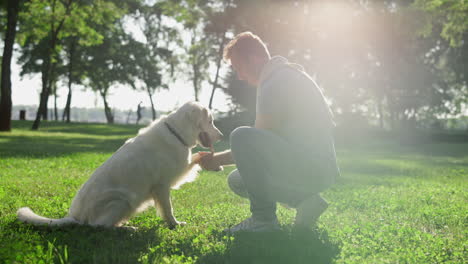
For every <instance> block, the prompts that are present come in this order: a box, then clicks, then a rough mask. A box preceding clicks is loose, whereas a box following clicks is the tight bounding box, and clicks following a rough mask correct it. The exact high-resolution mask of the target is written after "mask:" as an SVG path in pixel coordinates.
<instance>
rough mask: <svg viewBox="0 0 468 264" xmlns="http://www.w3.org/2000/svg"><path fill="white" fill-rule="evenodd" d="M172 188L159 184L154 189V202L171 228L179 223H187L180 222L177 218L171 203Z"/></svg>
mask: <svg viewBox="0 0 468 264" xmlns="http://www.w3.org/2000/svg"><path fill="white" fill-rule="evenodd" d="M170 191H171V188H170V187H169V186H166V185H157V186H156V187H155V188H154V189H153V191H152V195H153V199H154V203H155V204H156V206H157V207H158V211H159V213H160V214H161V216H162V218H163V219H164V221H166V223H167V224H168V225H169V228H171V229H172V228H175V227H176V226H178V225H185V224H186V223H185V222H179V221H177V220H176V219H175V217H174V214H173V211H172V203H171V195H170Z"/></svg>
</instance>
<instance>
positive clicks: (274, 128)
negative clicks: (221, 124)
mask: <svg viewBox="0 0 468 264" xmlns="http://www.w3.org/2000/svg"><path fill="white" fill-rule="evenodd" d="M224 60H225V61H226V62H228V63H230V64H231V65H232V67H233V69H234V71H235V72H236V73H237V76H238V78H239V79H240V80H244V81H246V82H248V83H249V84H250V85H252V86H254V87H257V109H256V119H255V127H239V128H237V129H235V130H234V131H233V132H232V133H231V135H230V144H231V150H228V151H225V152H221V153H215V154H213V155H204V156H203V157H202V158H201V160H200V165H201V166H202V168H204V169H206V170H219V169H221V166H222V165H228V164H234V163H235V164H236V165H237V170H234V171H233V172H232V173H231V174H230V175H229V177H228V184H229V186H230V188H231V189H232V190H233V191H234V192H235V193H236V194H238V195H240V196H243V197H246V198H249V200H250V211H251V213H252V216H251V217H250V218H248V219H246V220H244V221H243V222H241V223H240V224H238V225H236V226H234V227H231V228H229V229H227V230H226V231H228V232H237V231H254V232H255V231H267V230H275V229H278V228H279V224H278V220H277V217H276V203H277V202H282V203H286V204H288V205H289V206H291V207H294V208H296V209H297V214H296V221H295V224H296V226H300V227H306V228H310V227H313V226H314V225H315V222H316V221H317V219H318V217H319V216H320V215H321V214H322V213H323V212H324V211H325V209H326V208H327V207H328V204H327V202H326V201H325V200H324V199H323V198H322V197H321V196H320V195H319V192H321V191H323V190H325V189H326V188H328V187H329V186H331V185H332V184H333V183H334V182H335V178H336V177H337V176H338V175H339V170H338V166H337V164H336V156H335V149H334V143H333V137H332V127H333V125H334V124H333V121H332V115H331V112H330V109H329V107H328V106H327V104H326V102H325V100H324V97H323V95H322V92H321V91H320V89H319V87H318V86H317V85H316V84H315V82H314V81H313V80H312V79H311V78H310V76H309V75H307V74H306V73H305V72H304V70H303V68H302V67H301V66H300V65H297V64H291V63H289V62H288V61H287V60H286V59H285V58H283V57H279V56H277V57H273V58H272V57H270V54H269V52H268V49H267V48H266V46H265V44H264V43H263V42H262V40H261V39H260V38H259V37H258V36H256V35H254V34H252V33H250V32H244V33H241V34H239V35H237V36H236V37H235V38H234V39H233V40H231V41H230V42H229V43H228V44H227V46H226V47H225V49H224Z"/></svg>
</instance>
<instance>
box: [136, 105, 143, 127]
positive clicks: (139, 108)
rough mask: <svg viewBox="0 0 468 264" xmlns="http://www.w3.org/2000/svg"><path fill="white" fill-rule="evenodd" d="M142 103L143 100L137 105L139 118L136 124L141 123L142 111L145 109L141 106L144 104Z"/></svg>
mask: <svg viewBox="0 0 468 264" xmlns="http://www.w3.org/2000/svg"><path fill="white" fill-rule="evenodd" d="M142 103H143V102H140V103H139V104H138V107H137V120H136V124H137V125H138V123H139V122H140V120H141V111H142V110H143V107H141V104H142Z"/></svg>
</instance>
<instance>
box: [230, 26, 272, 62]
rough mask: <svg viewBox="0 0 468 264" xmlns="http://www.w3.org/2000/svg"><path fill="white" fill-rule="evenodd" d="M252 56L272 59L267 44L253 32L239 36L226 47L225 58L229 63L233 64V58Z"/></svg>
mask: <svg viewBox="0 0 468 264" xmlns="http://www.w3.org/2000/svg"><path fill="white" fill-rule="evenodd" d="M251 55H260V56H265V57H267V58H270V52H269V51H268V49H267V47H266V45H265V43H263V41H262V40H261V39H260V38H259V37H258V36H257V35H254V34H253V33H252V32H248V31H247V32H242V33H240V34H238V35H237V36H235V37H234V39H232V40H231V41H229V43H228V44H227V45H226V46H225V47H224V53H223V58H224V61H226V62H227V63H231V57H233V56H251Z"/></svg>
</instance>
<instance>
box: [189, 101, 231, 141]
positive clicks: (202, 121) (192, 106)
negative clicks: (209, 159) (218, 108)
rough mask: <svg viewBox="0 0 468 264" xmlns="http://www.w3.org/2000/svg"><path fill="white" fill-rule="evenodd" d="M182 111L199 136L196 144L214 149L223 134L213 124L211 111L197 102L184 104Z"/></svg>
mask: <svg viewBox="0 0 468 264" xmlns="http://www.w3.org/2000/svg"><path fill="white" fill-rule="evenodd" d="M180 110H182V111H184V112H186V115H187V118H188V119H189V122H191V123H192V124H193V125H194V130H195V133H196V136H197V139H196V142H197V143H198V144H199V145H201V146H202V147H205V148H212V147H213V143H215V142H217V141H219V140H220V139H221V137H222V136H223V134H222V133H221V132H220V131H219V130H218V128H216V126H215V125H214V123H213V121H214V120H213V116H212V115H211V112H210V110H208V109H207V108H206V107H204V106H202V105H201V104H199V103H196V102H189V103H186V104H184V105H183V106H182V107H181V108H180Z"/></svg>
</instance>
